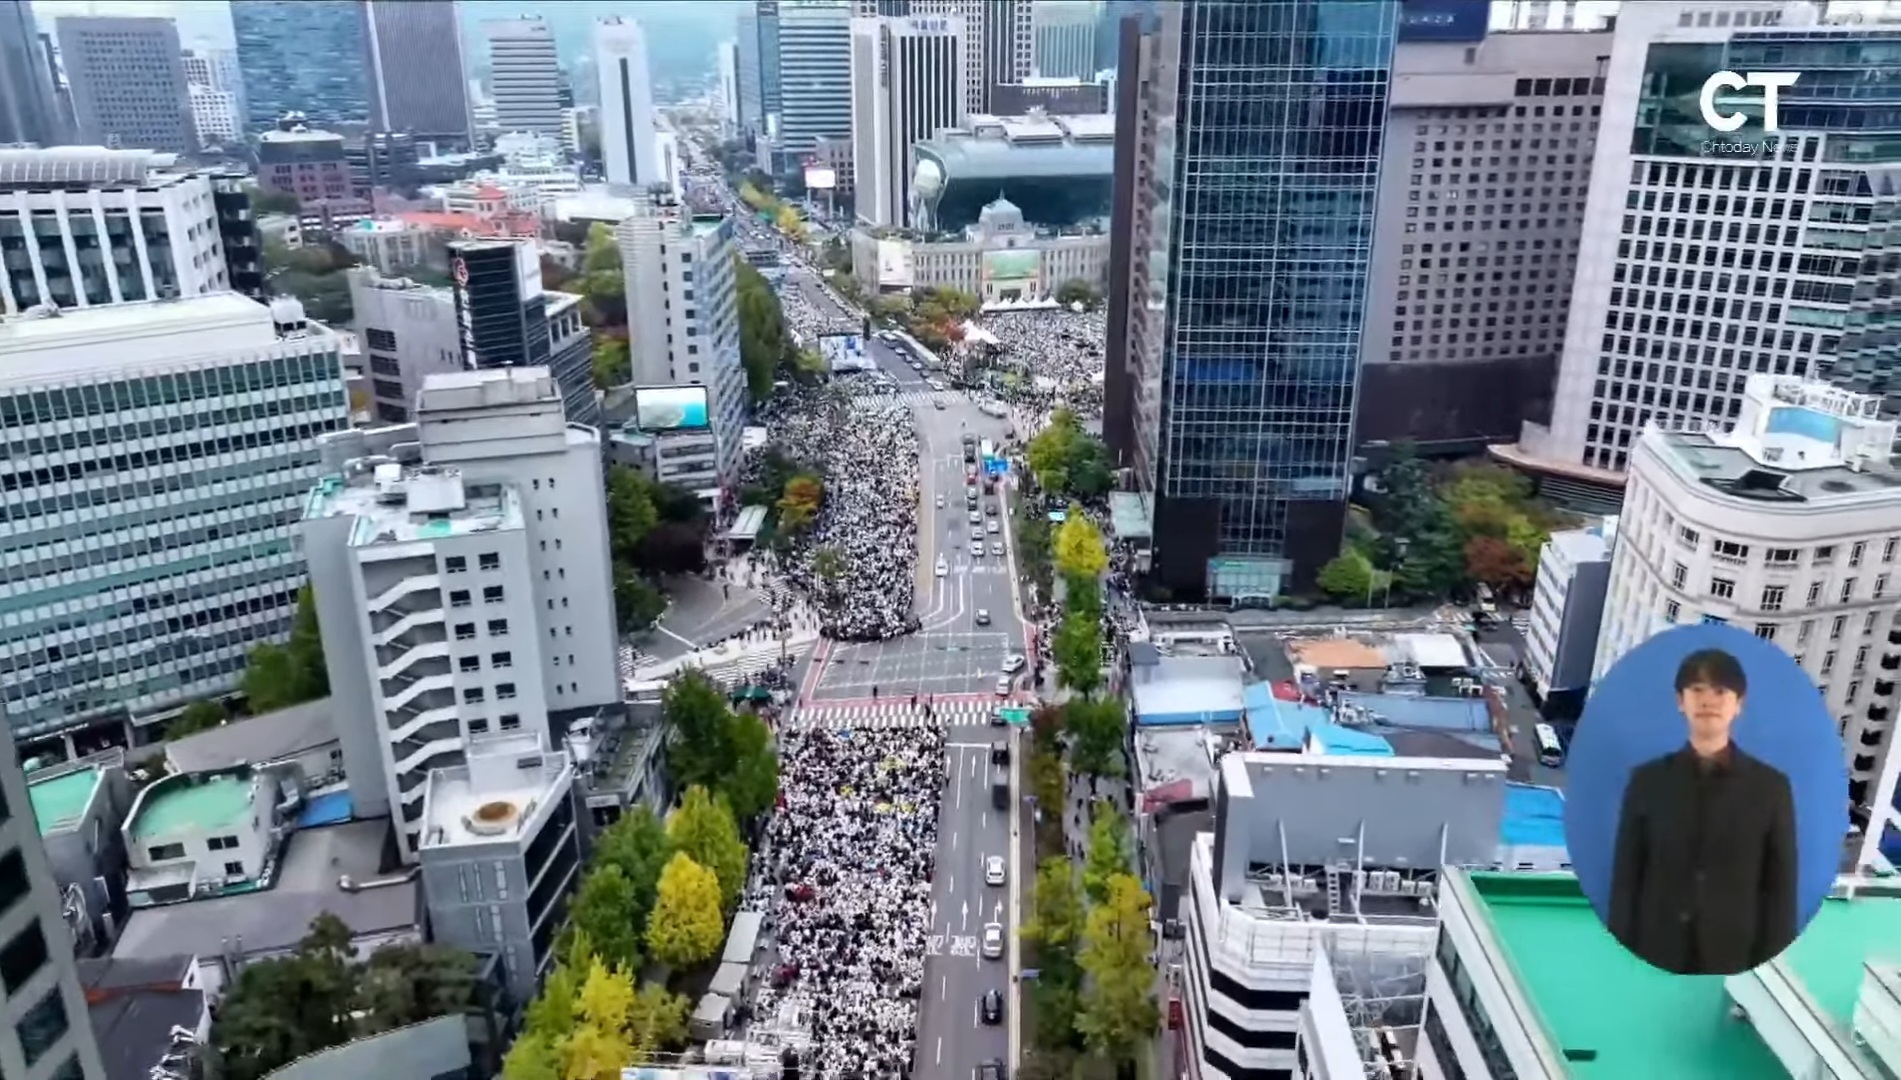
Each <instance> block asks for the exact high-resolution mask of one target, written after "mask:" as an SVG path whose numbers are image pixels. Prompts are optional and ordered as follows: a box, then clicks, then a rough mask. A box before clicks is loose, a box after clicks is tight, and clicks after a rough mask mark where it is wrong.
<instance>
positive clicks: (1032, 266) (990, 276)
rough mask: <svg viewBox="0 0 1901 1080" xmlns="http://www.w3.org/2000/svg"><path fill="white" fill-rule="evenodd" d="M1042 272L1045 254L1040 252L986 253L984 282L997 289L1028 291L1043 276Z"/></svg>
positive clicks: (1020, 249) (1011, 250)
mask: <svg viewBox="0 0 1901 1080" xmlns="http://www.w3.org/2000/svg"><path fill="white" fill-rule="evenodd" d="M1042 270H1043V253H1042V252H1040V251H1025V250H1023V249H1022V248H1011V249H1009V250H1006V251H986V252H984V258H983V279H984V282H985V283H986V284H989V285H993V286H996V287H997V288H1001V289H1020V290H1025V291H1027V290H1029V289H1030V288H1031V287H1032V286H1034V285H1035V284H1036V282H1037V279H1038V278H1040V277H1041V276H1042Z"/></svg>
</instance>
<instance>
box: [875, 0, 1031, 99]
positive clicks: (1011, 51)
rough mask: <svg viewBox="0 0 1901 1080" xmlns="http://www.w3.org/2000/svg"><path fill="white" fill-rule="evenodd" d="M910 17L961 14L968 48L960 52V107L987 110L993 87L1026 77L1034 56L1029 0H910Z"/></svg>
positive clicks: (1015, 81) (1029, 71)
mask: <svg viewBox="0 0 1901 1080" xmlns="http://www.w3.org/2000/svg"><path fill="white" fill-rule="evenodd" d="M907 14H911V15H960V16H962V17H963V20H964V33H965V34H966V35H967V36H968V37H969V39H970V41H971V47H970V48H968V49H966V50H965V51H964V111H965V112H966V113H991V112H994V109H993V108H992V106H991V100H990V99H991V93H992V88H993V87H995V86H997V85H998V84H999V83H1017V82H1022V81H1023V80H1024V79H1026V78H1029V77H1030V75H1031V74H1032V72H1033V68H1034V64H1035V58H1036V35H1035V33H1034V26H1035V23H1034V14H1033V11H1032V8H1031V3H1030V0H911V4H910V10H909V11H908V12H907Z"/></svg>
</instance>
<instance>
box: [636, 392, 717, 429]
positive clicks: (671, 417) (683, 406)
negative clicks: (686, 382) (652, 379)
mask: <svg viewBox="0 0 1901 1080" xmlns="http://www.w3.org/2000/svg"><path fill="white" fill-rule="evenodd" d="M634 422H635V423H637V424H639V425H640V430H642V431H692V430H696V429H704V428H707V427H710V426H712V422H711V420H710V419H709V417H708V409H707V403H706V387H704V386H643V387H641V388H639V389H637V390H635V391H634Z"/></svg>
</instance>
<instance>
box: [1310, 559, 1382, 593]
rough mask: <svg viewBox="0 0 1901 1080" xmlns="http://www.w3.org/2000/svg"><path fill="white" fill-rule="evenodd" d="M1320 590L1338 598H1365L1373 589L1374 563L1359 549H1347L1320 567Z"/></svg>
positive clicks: (1318, 580)
mask: <svg viewBox="0 0 1901 1080" xmlns="http://www.w3.org/2000/svg"><path fill="white" fill-rule="evenodd" d="M1315 583H1316V584H1318V585H1319V586H1320V591H1321V592H1324V593H1326V594H1327V595H1328V596H1331V597H1333V598H1335V599H1337V600H1364V599H1366V597H1367V595H1368V594H1369V593H1371V592H1372V591H1373V564H1372V563H1371V562H1368V561H1367V558H1366V556H1365V555H1362V554H1360V553H1359V552H1357V551H1347V552H1343V553H1341V554H1340V555H1339V556H1337V557H1336V558H1334V559H1333V561H1331V562H1329V563H1328V564H1327V565H1325V566H1323V567H1321V568H1320V576H1319V577H1318V578H1317V579H1316V582H1315Z"/></svg>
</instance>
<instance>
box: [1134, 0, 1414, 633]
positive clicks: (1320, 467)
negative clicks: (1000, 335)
mask: <svg viewBox="0 0 1901 1080" xmlns="http://www.w3.org/2000/svg"><path fill="white" fill-rule="evenodd" d="M1399 7H1400V5H1398V4H1395V3H1391V2H1390V0H1189V2H1186V3H1181V4H1166V5H1159V10H1158V14H1159V20H1158V22H1157V24H1156V28H1155V31H1154V34H1153V38H1152V41H1151V43H1150V46H1149V48H1147V49H1145V50H1140V51H1139V55H1140V57H1141V63H1142V64H1143V65H1145V66H1147V67H1148V68H1149V70H1147V71H1144V72H1138V73H1136V74H1137V76H1138V78H1137V84H1138V85H1137V86H1136V87H1131V88H1130V89H1129V90H1128V93H1130V94H1136V95H1146V96H1147V98H1148V101H1147V102H1146V108H1144V109H1142V110H1140V111H1139V113H1138V115H1139V116H1140V117H1141V122H1139V123H1134V124H1131V125H1130V129H1131V130H1130V132H1129V133H1128V134H1127V135H1126V136H1124V137H1125V138H1127V139H1130V140H1135V141H1136V142H1137V143H1138V144H1139V145H1138V146H1137V147H1136V148H1135V149H1134V150H1133V151H1132V152H1128V153H1124V152H1123V150H1122V148H1119V150H1118V155H1117V162H1118V169H1119V170H1122V171H1123V172H1124V175H1119V176H1118V189H1119V190H1120V191H1122V192H1125V193H1127V197H1131V198H1133V199H1134V201H1135V203H1136V205H1135V206H1134V208H1133V210H1132V226H1131V228H1130V229H1129V234H1130V245H1131V246H1130V248H1129V249H1128V251H1127V254H1126V256H1125V257H1124V258H1123V259H1121V260H1120V261H1121V263H1122V265H1120V266H1116V265H1112V268H1111V275H1112V294H1114V295H1112V302H1113V303H1115V304H1117V305H1119V306H1120V308H1121V310H1122V313H1123V314H1124V315H1126V317H1127V331H1126V335H1127V337H1128V339H1129V340H1128V341H1127V342H1126V344H1122V345H1118V344H1116V343H1113V342H1112V347H1111V359H1110V368H1111V371H1110V375H1109V378H1110V380H1111V381H1112V383H1119V384H1120V387H1117V386H1111V388H1110V390H1109V393H1110V396H1111V398H1116V397H1117V395H1118V394H1121V395H1123V398H1122V400H1124V401H1126V402H1127V404H1126V407H1113V406H1112V407H1111V409H1110V410H1109V413H1110V418H1109V422H1108V425H1107V426H1108V428H1109V430H1108V431H1107V432H1106V433H1107V435H1108V437H1109V439H1110V442H1111V445H1112V448H1113V449H1115V450H1116V452H1117V454H1118V456H1119V458H1120V460H1121V463H1122V464H1124V465H1127V466H1130V467H1132V468H1133V469H1134V471H1135V473H1136V476H1137V478H1138V483H1139V486H1140V488H1141V489H1142V491H1143V492H1144V494H1145V496H1146V497H1147V501H1148V509H1149V513H1150V517H1151V521H1152V526H1153V534H1154V564H1153V572H1154V576H1155V579H1156V580H1157V581H1158V582H1159V583H1161V584H1162V585H1164V586H1166V587H1168V588H1170V589H1172V590H1174V591H1177V592H1180V593H1194V594H1203V593H1205V594H1208V595H1211V596H1215V597H1225V598H1231V599H1239V598H1248V597H1261V596H1274V595H1277V594H1279V593H1280V592H1282V591H1284V590H1285V589H1286V588H1288V587H1289V586H1291V585H1294V584H1296V583H1302V584H1304V583H1307V582H1311V580H1312V579H1313V576H1314V575H1315V574H1316V573H1317V572H1318V570H1319V568H1320V567H1321V566H1322V565H1324V564H1325V563H1326V562H1327V561H1328V560H1329V559H1331V558H1332V557H1333V556H1334V555H1335V554H1337V553H1338V548H1339V543H1340V539H1341V528H1342V524H1343V521H1344V515H1345V507H1346V501H1347V491H1348V484H1349V475H1348V473H1349V463H1350V459H1351V456H1352V452H1353V440H1352V429H1353V414H1354V394H1355V391H1356V389H1357V385H1358V379H1359V360H1358V357H1359V349H1360V332H1361V322H1362V314H1363V308H1364V304H1365V293H1366V276H1367V264H1368V259H1369V257H1370V253H1371V248H1372V238H1373V211H1374V205H1375V190H1376V188H1377V186H1378V182H1379V166H1380V140H1381V134H1382V132H1383V130H1384V127H1385V122H1386V106H1387V93H1388V89H1389V82H1390V77H1391V64H1392V56H1393V43H1394V37H1395V28H1396V24H1397V21H1398V15H1399ZM1131 55H1132V54H1131V53H1130V52H1129V51H1126V50H1125V52H1124V57H1125V58H1128V57H1130V56H1131ZM1129 76H1130V73H1129V72H1126V71H1125V72H1123V75H1122V80H1121V81H1124V82H1126V81H1127V80H1128V79H1129ZM1115 261H1116V260H1114V259H1113V258H1112V264H1113V263H1114V262H1115ZM1111 318H1112V320H1114V319H1115V318H1117V315H1116V314H1114V313H1112V316H1111ZM1118 429H1119V430H1118Z"/></svg>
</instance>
